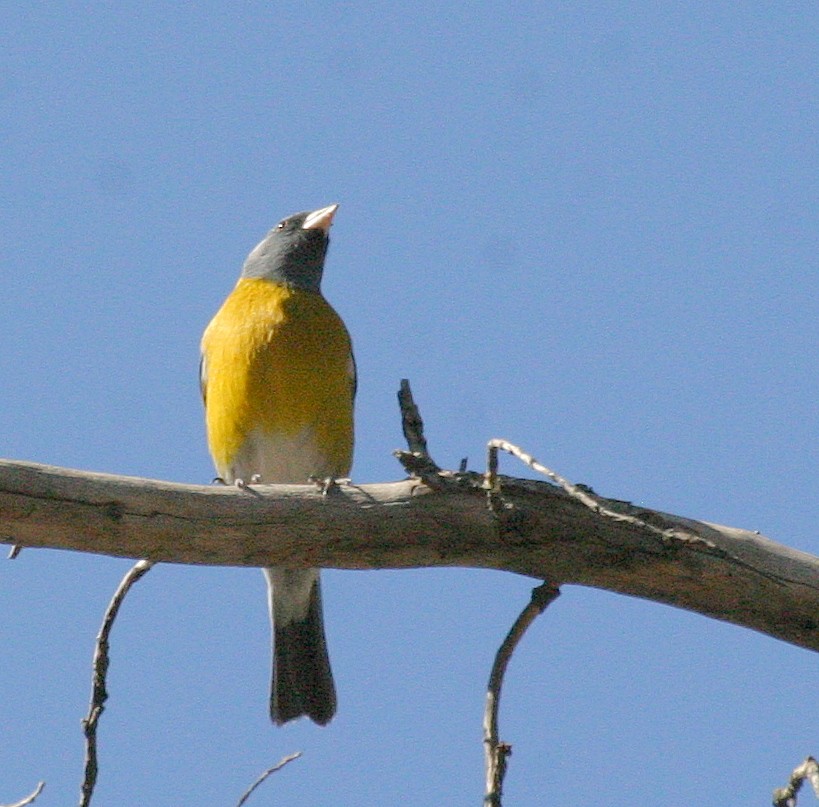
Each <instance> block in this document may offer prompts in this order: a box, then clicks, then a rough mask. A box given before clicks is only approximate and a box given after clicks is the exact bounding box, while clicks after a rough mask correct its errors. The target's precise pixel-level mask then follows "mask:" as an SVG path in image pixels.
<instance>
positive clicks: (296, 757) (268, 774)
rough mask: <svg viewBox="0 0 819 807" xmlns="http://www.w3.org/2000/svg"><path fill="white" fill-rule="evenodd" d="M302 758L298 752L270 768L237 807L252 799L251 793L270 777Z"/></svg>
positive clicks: (251, 787)
mask: <svg viewBox="0 0 819 807" xmlns="http://www.w3.org/2000/svg"><path fill="white" fill-rule="evenodd" d="M300 756H301V751H296V752H295V753H294V754H289V755H288V756H286V757H283V758H282V759H280V760H279V761H278V762H277V763H276V764H275V765H274V766H273V767H272V768H268V769H267V770H266V771H265V772H264V773H263V774H262V775H261V776H260V777H259V778H258V779H257V780H256V781H255V782H254V783H253V784H252V785H251V786H250V787H249V788H248V789H247V790H246V791H245V792H244V794H243V795H242V798H240V799H239V801H238V802H236V807H242V805H243V804H244V803H245V802H246V801H247V800H248V799H249V798H250V795H251V793H253V791H254V790H255V789H256V788H257V787H258V786H259V785H260V784H261V783H262V782H264V780H265V779H267V777H268V776H270V775H271V774H273V773H276V771H280V770H281V769H282V768H283V767H284V766H285V765H287V763H288V762H292V761H293V760H294V759H298V758H299V757H300Z"/></svg>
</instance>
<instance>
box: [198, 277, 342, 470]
mask: <svg viewBox="0 0 819 807" xmlns="http://www.w3.org/2000/svg"><path fill="white" fill-rule="evenodd" d="M202 358H203V387H202V391H203V395H204V397H205V408H206V422H207V432H208V444H209V446H210V451H211V455H212V456H213V459H214V463H215V465H216V468H217V470H218V471H219V473H220V474H221V475H223V476H225V477H226V478H227V477H229V476H231V475H232V472H231V469H232V468H233V467H234V465H235V463H236V462H237V459H238V458H240V457H241V456H247V457H253V456H255V455H256V454H258V452H259V451H262V452H265V451H266V452H274V453H275V452H276V451H277V450H281V449H277V446H293V445H298V444H299V440H301V439H302V437H303V436H305V435H309V444H310V451H311V452H313V453H316V454H318V455H319V456H320V457H321V458H323V460H324V462H323V465H322V467H321V468H319V469H317V471H316V472H317V473H321V474H326V475H334V476H345V475H346V474H347V473H349V470H350V465H351V462H352V450H353V396H354V393H355V391H354V383H355V381H354V377H353V371H352V352H351V345H350V337H349V334H348V333H347V329H346V328H345V327H344V323H343V322H342V321H341V318H340V317H339V316H338V314H336V312H335V311H334V310H333V308H332V307H331V306H330V304H329V303H328V302H327V301H326V300H325V299H324V298H323V297H322V296H321V295H320V294H318V293H315V292H309V291H303V290H299V289H292V288H288V287H286V286H283V285H279V284H276V283H271V282H270V281H267V280H263V279H261V278H247V279H241V280H240V281H239V283H238V284H237V286H236V288H235V289H234V290H233V292H232V293H231V294H230V296H229V297H228V298H227V300H225V303H224V304H223V306H222V308H221V309H220V310H219V311H218V313H217V314H216V316H215V317H214V318H213V320H212V321H211V323H210V325H208V327H207V329H206V330H205V334H204V336H203V337H202ZM270 438H273V439H270ZM282 438H283V439H282ZM250 442H254V445H253V446H250V445H249V443H250ZM279 459H280V458H279ZM276 462H277V458H276V457H269V458H267V461H266V462H264V463H263V464H264V465H265V466H266V467H275V466H276ZM311 462H313V460H311ZM291 464H292V463H291ZM240 472H241V473H242V474H248V473H249V472H252V473H257V472H258V473H261V470H258V471H255V470H253V469H252V468H250V469H242V470H241V471H240ZM310 473H312V471H311V472H310ZM263 481H267V482H275V481H296V480H283V479H264V478H263ZM298 481H306V478H305V479H304V480H301V479H300V480H298Z"/></svg>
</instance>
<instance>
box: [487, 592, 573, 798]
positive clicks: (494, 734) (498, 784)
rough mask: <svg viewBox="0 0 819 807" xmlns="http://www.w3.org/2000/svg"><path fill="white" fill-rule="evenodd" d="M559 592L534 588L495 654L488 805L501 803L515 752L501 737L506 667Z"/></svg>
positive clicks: (491, 680)
mask: <svg viewBox="0 0 819 807" xmlns="http://www.w3.org/2000/svg"><path fill="white" fill-rule="evenodd" d="M558 596H560V589H558V588H555V587H554V586H553V585H552V584H551V583H548V582H545V583H542V584H541V585H539V586H538V587H537V588H533V589H532V597H531V599H530V600H529V602H528V603H527V605H526V607H525V608H524V609H523V610H522V611H521V612H520V615H519V616H518V618H517V619H516V620H515V623H514V625H512V627H511V629H510V630H509V633H508V634H507V635H506V638H505V639H504V640H503V643H502V644H501V646H500V647H499V648H498V652H497V653H496V654H495V663H494V664H493V665H492V672H491V673H490V675H489V684H488V685H487V688H486V689H487V691H486V706H485V708H484V712H483V748H484V758H485V760H486V791H485V795H484V798H483V803H484V807H501V795H502V790H503V778H504V776H505V775H506V760H507V757H509V755H510V754H511V753H512V746H511V745H509V744H508V743H504V742H501V741H500V740H499V739H498V711H499V709H500V696H501V688H502V687H503V677H504V675H505V674H506V668H507V666H508V664H509V660H510V659H511V658H512V654H513V653H514V652H515V648H516V647H517V646H518V643H519V642H520V640H521V639H522V638H523V634H524V633H526V630H527V629H528V627H529V626H530V625H531V624H532V622H534V621H535V619H537V617H538V616H540V614H542V613H543V612H544V611H545V610H546V609H547V608H548V607H549V605H550V604H551V603H552V602H554V600H556V599H557V597H558Z"/></svg>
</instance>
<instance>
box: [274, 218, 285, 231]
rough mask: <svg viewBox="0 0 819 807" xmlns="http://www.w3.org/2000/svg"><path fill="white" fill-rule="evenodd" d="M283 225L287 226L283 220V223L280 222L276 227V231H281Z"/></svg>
mask: <svg viewBox="0 0 819 807" xmlns="http://www.w3.org/2000/svg"><path fill="white" fill-rule="evenodd" d="M285 224H287V221H286V220H285V221H280V222H279V223H278V224H277V225H276V229H277V230H283V229H284V225H285Z"/></svg>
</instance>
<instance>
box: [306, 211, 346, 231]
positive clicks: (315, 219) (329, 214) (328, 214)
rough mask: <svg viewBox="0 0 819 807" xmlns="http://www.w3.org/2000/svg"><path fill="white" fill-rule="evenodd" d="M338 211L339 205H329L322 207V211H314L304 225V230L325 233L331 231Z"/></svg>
mask: <svg viewBox="0 0 819 807" xmlns="http://www.w3.org/2000/svg"><path fill="white" fill-rule="evenodd" d="M336 210H338V205H328V206H327V207H322V208H321V210H314V211H313V212H312V213H311V214H310V215H309V216H308V217H307V218H306V219H305V220H304V224H302V225H301V226H302V229H304V230H324V232H325V233H328V232H329V231H330V225H331V224H332V223H333V216H334V215H335V214H336Z"/></svg>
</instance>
